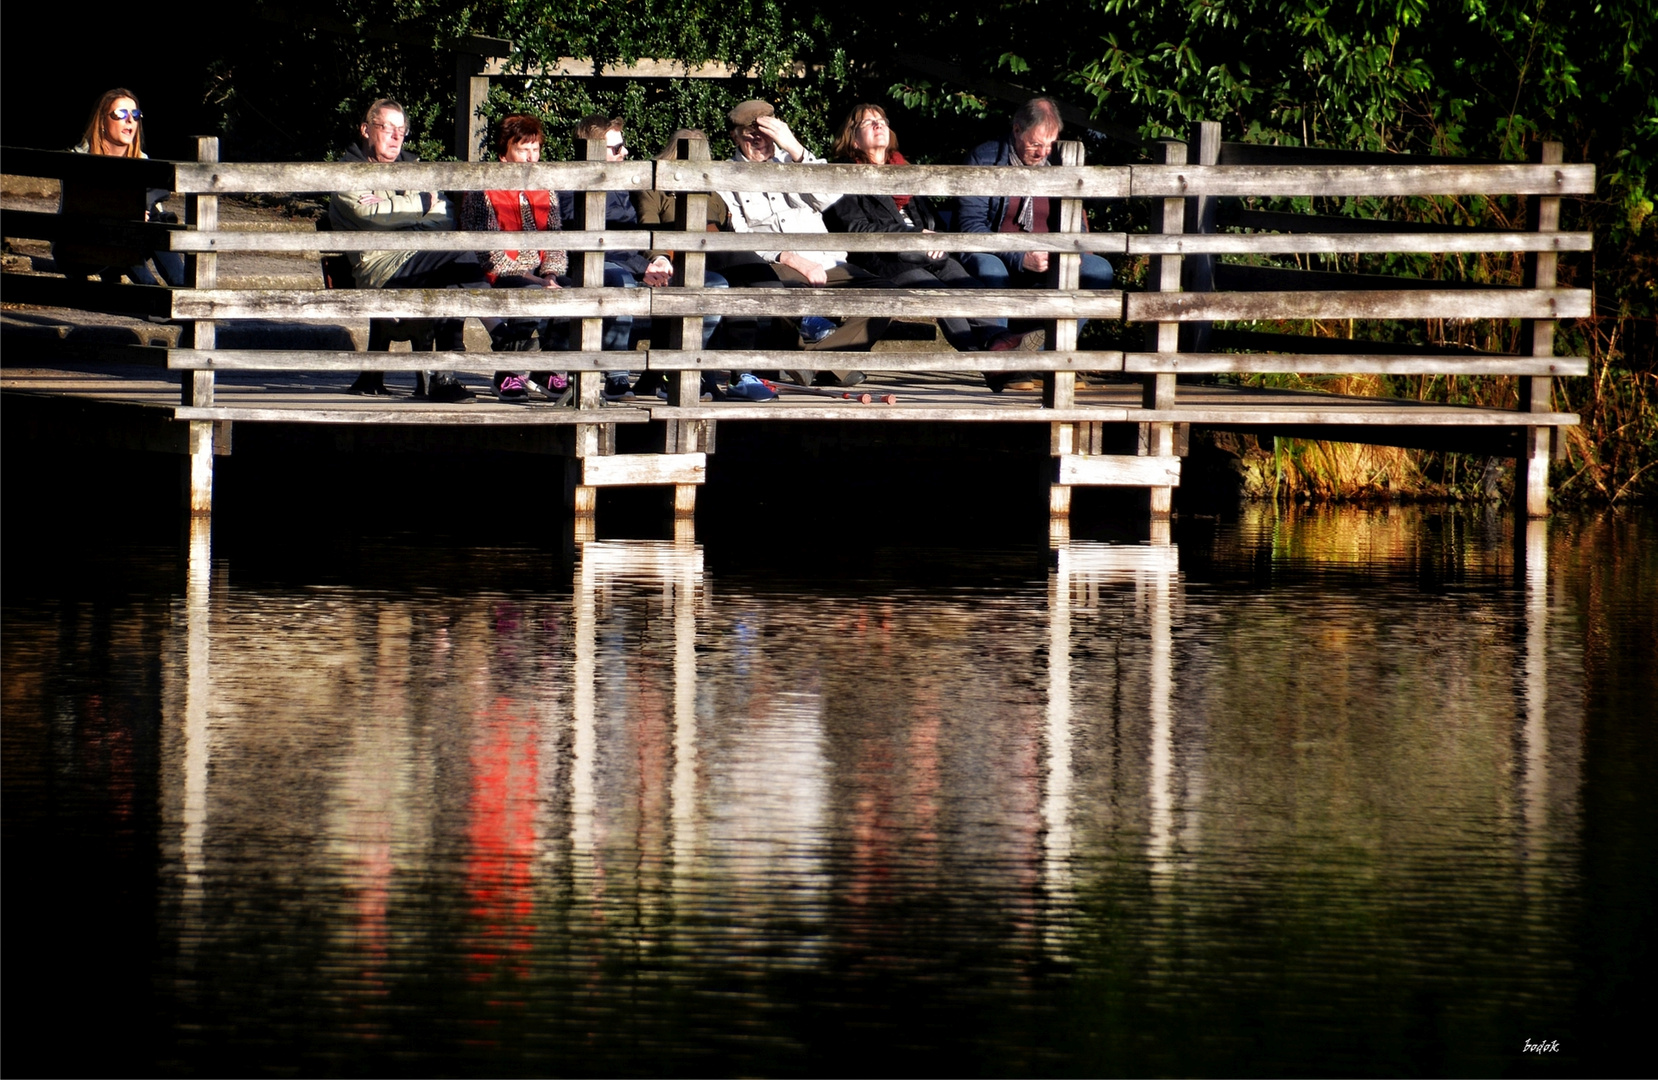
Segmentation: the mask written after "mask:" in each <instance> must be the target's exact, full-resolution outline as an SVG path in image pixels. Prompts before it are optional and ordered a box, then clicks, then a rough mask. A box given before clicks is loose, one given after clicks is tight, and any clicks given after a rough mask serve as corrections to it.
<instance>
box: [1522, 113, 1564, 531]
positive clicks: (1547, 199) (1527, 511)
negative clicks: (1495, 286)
mask: <svg viewBox="0 0 1658 1080" xmlns="http://www.w3.org/2000/svg"><path fill="white" fill-rule="evenodd" d="M1565 160H1566V153H1565V147H1564V145H1562V144H1561V143H1557V142H1546V143H1544V144H1543V145H1542V148H1541V157H1540V161H1541V163H1542V164H1544V165H1559V164H1561V163H1563V162H1564V161H1565ZM1527 216H1528V217H1529V218H1530V220H1529V221H1528V222H1527V225H1528V226H1529V227H1530V228H1531V229H1532V230H1533V231H1535V232H1540V233H1550V232H1559V231H1560V197H1559V196H1557V195H1546V196H1533V197H1532V199H1531V206H1530V209H1529V212H1528V214H1527ZM1557 259H1558V256H1557V255H1556V254H1555V253H1554V252H1552V251H1536V252H1532V253H1531V254H1529V255H1527V256H1526V263H1525V266H1526V269H1525V281H1524V284H1525V287H1526V288H1528V289H1552V288H1554V287H1555V283H1556V280H1557V270H1558V267H1557ZM1554 328H1555V320H1553V319H1526V320H1524V321H1523V322H1522V323H1521V324H1520V349H1519V351H1520V355H1521V356H1553V355H1554ZM1519 391H1520V410H1521V411H1522V412H1549V411H1550V409H1551V407H1552V406H1553V397H1554V380H1553V378H1551V377H1550V376H1548V375H1530V376H1527V375H1522V376H1520V386H1519ZM1554 435H1555V429H1554V428H1548V427H1528V428H1525V429H1524V430H1523V436H1522V442H1521V448H1520V456H1519V457H1518V458H1517V459H1515V462H1514V514H1515V517H1516V518H1540V517H1547V516H1548V513H1549V456H1550V454H1549V450H1550V445H1551V440H1552V438H1553V437H1554ZM1519 531H1520V530H1518V529H1517V530H1516V532H1519Z"/></svg>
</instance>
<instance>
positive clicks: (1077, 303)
mask: <svg viewBox="0 0 1658 1080" xmlns="http://www.w3.org/2000/svg"><path fill="white" fill-rule="evenodd" d="M160 291H163V292H165V290H160ZM171 295H172V299H173V303H172V312H171V314H172V316H173V318H176V319H298V320H319V319H353V318H393V319H458V318H465V317H468V316H490V315H493V316H497V317H500V318H597V317H601V316H611V315H633V316H651V315H655V316H668V317H673V318H694V317H698V316H702V315H754V316H764V315H775V316H785V317H787V316H802V315H841V316H848V317H852V316H884V317H898V316H905V315H926V316H931V317H934V318H939V317H946V318H947V317H958V318H972V317H986V318H992V317H998V316H1019V317H1024V318H1032V319H1120V318H1122V311H1123V294H1122V293H1121V292H1118V291H1117V290H1115V289H1093V290H1083V289H1078V290H1074V291H1070V292H1058V291H1053V292H1044V291H1037V290H1029V291H1027V290H1020V289H806V288H801V289H676V288H668V289H644V288H641V289H335V290H318V289H194V290H189V289H180V290H178V291H176V292H173V293H172V294H171Z"/></svg>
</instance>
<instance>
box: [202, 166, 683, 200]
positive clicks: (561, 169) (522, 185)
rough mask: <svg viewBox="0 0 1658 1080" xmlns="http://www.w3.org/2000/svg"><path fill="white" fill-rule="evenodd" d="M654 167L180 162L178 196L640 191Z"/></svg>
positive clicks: (649, 180) (647, 183) (646, 185)
mask: <svg viewBox="0 0 1658 1080" xmlns="http://www.w3.org/2000/svg"><path fill="white" fill-rule="evenodd" d="M654 164H655V163H654V162H650V161H640V162H633V161H627V162H622V163H621V164H608V163H606V162H602V161H547V162H537V163H535V164H516V163H511V162H504V161H491V162H464V161H416V162H407V163H402V164H393V165H380V164H371V163H367V162H348V161H292V162H216V163H206V164H197V163H194V162H190V163H186V162H180V163H178V165H177V169H178V177H177V179H176V180H175V182H174V187H173V190H174V191H177V192H178V193H179V194H181V195H235V194H239V193H243V192H265V191H382V190H391V191H490V190H504V191H514V190H526V189H527V190H531V191H534V190H542V191H645V190H648V189H649V188H650V186H651V177H652V172H653V169H652V166H653V165H654Z"/></svg>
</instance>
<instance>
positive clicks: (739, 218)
mask: <svg viewBox="0 0 1658 1080" xmlns="http://www.w3.org/2000/svg"><path fill="white" fill-rule="evenodd" d="M728 118H729V119H730V121H731V140H732V142H734V143H736V145H737V149H736V152H735V153H733V154H732V156H731V160H733V161H758V162H764V161H775V162H781V163H794V164H803V165H821V164H822V163H823V159H822V158H820V157H818V156H817V155H815V154H813V153H812V152H811V151H810V150H808V149H806V147H804V146H803V145H801V142H800V140H799V139H797V138H795V135H794V132H793V131H791V130H789V125H788V124H786V123H784V122H783V121H782V120H780V119H779V118H778V116H777V113H776V111H775V110H774V109H773V108H772V107H771V105H770V104H768V103H767V102H764V101H745V102H743V103H742V104H741V105H738V106H737V107H736V108H734V109H732V110H731V112H730V113H729V114H728ZM719 195H720V198H722V199H724V200H725V204H726V206H727V207H729V208H730V210H731V215H730V218H731V228H732V229H733V230H734V231H736V232H754V233H763V232H764V233H827V232H828V231H829V230H828V228H827V227H826V226H825V225H824V224H823V210H824V208H825V207H827V206H829V205H830V204H831V203H833V202H834V201H835V199H836V198H838V197H839V196H835V195H826V194H821V193H817V192H807V191H722V192H720V193H719ZM755 254H756V255H757V256H758V257H759V258H760V259H762V260H764V261H765V262H766V263H768V264H770V269H771V271H772V273H774V274H775V275H776V276H777V279H778V280H779V281H781V282H782V283H783V284H784V285H786V286H795V287H809V288H826V287H827V288H835V287H840V286H854V287H864V288H874V287H879V285H878V282H879V279H877V278H875V277H874V276H872V275H871V274H868V273H866V272H865V271H863V270H860V269H858V268H857V267H855V266H850V265H848V264H847V261H846V252H844V251H781V250H779V251H757V252H755ZM888 321H889V320H887V319H869V318H852V319H847V320H846V321H845V322H843V323H842V324H841V325H840V326H839V327H838V328H836V329H834V330H833V331H832V332H831V333H829V334H828V335H827V336H825V337H823V338H821V339H820V340H815V341H814V340H812V338H811V336H808V335H807V334H805V333H803V335H802V339H801V347H802V348H805V349H811V350H832V349H868V348H869V346H870V345H872V344H873V343H874V342H875V341H876V340H877V339H879V338H880V336H881V334H882V332H883V331H885V330H886V327H887V323H888ZM862 380H863V375H862V373H861V372H856V371H836V372H819V373H818V375H817V377H816V379H815V380H814V381H816V382H818V383H820V384H830V385H841V386H850V385H852V384H854V383H857V382H861V381H862Z"/></svg>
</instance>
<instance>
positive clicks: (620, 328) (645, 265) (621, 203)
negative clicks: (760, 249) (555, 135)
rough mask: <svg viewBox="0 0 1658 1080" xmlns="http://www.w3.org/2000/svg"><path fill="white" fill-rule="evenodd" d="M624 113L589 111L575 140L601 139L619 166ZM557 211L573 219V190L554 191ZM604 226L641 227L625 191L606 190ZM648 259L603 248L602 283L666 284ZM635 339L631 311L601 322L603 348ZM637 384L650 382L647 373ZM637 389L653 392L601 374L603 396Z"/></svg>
mask: <svg viewBox="0 0 1658 1080" xmlns="http://www.w3.org/2000/svg"><path fill="white" fill-rule="evenodd" d="M622 127H623V121H622V118H621V117H619V116H617V117H607V116H605V115H604V114H603V113H591V114H589V115H587V116H584V117H582V118H581V122H580V123H578V124H577V125H576V128H575V131H574V135H575V137H576V139H577V141H578V142H586V141H587V140H589V139H603V140H604V151H605V152H604V159H605V162H606V163H607V164H611V165H619V164H621V163H622V162H624V161H626V160H627V159H628V153H629V151H628V145H627V143H626V141H625V140H624V137H623V135H622ZM558 205H559V216H560V217H561V218H562V219H563V220H564V221H566V222H570V221H575V220H576V193H575V192H573V191H561V192H559V193H558ZM604 227H605V228H606V229H637V228H640V224H639V213H638V211H637V210H635V209H634V207H633V200H632V199H631V198H629V197H628V193H627V192H625V191H607V192H605V198H604ZM648 270H649V259H647V257H646V255H645V253H644V252H643V251H607V252H605V253H604V284H605V288H607V289H637V288H638V287H639V285H640V283H641V282H643V283H644V284H646V285H666V284H667V283H668V282H667V277H666V276H665V275H661V274H655V275H652V274H650V273H649V272H648ZM632 342H633V316H632V315H615V316H611V317H609V318H606V319H605V321H604V338H603V343H604V348H605V349H607V350H626V349H628V348H629V347H630V346H631V344H632ZM640 382H641V384H646V383H654V382H655V380H650V379H649V378H648V377H647V378H644V379H641V380H640ZM636 390H639V391H641V392H642V391H644V390H649V391H651V392H653V393H654V392H655V386H654V385H642V386H641V387H633V386H632V385H631V384H630V382H629V375H628V373H627V372H626V371H607V372H605V376H604V392H605V396H606V397H612V398H619V397H631V396H633V394H634V392H635V391H636Z"/></svg>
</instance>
